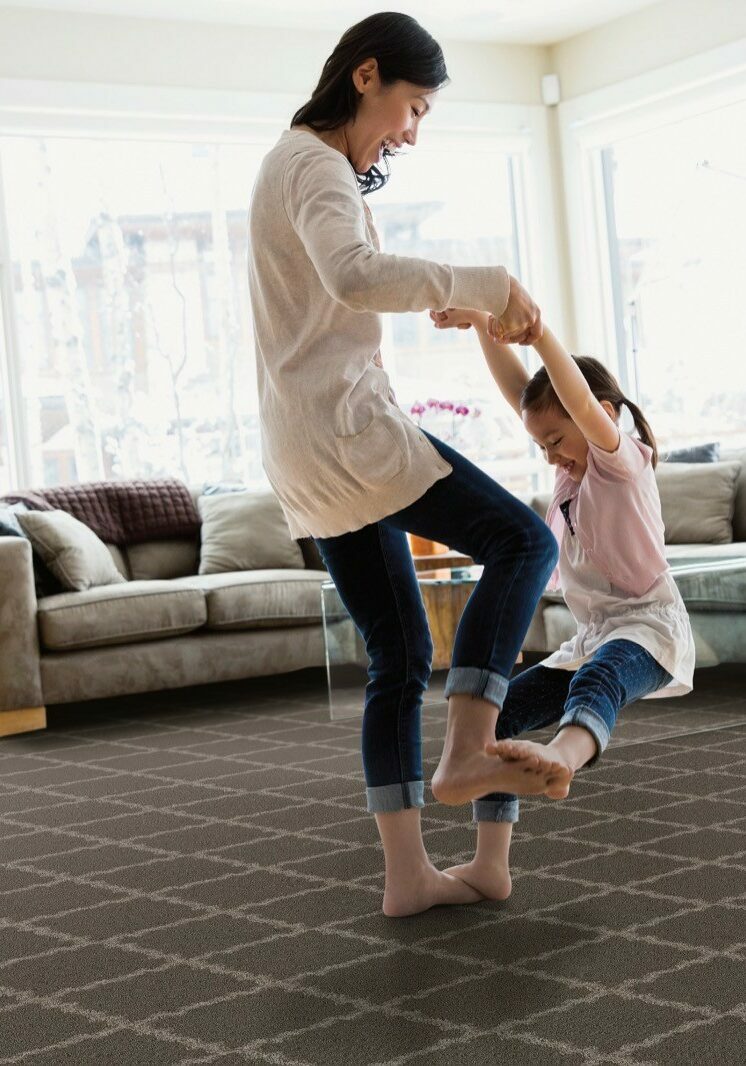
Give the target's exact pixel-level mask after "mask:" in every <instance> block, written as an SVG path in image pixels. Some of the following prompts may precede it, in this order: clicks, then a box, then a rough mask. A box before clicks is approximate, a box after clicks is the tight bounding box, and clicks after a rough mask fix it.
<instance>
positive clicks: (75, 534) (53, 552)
mask: <svg viewBox="0 0 746 1066" xmlns="http://www.w3.org/2000/svg"><path fill="white" fill-rule="evenodd" d="M16 517H17V518H18V523H19V525H20V526H21V528H22V529H23V532H24V533H25V534H26V536H27V537H28V538H29V540H30V541H31V543H32V545H33V546H34V549H35V551H36V552H38V554H39V555H40V556H41V558H42V559H43V561H44V563H45V564H46V565H47V566H48V567H49V569H50V570H51V571H52V573H53V574H54V575H55V577H56V578H58V579H59V581H60V582H61V584H62V585H63V586H64V588H66V589H69V590H70V591H72V592H82V591H83V590H84V589H89V588H94V587H96V586H98V585H119V584H121V583H122V582H123V581H126V580H127V578H126V577H123V576H122V574H120V573H119V571H118V570H117V567H116V564H115V562H114V560H113V558H112V556H111V552H110V551H109V549H108V548H107V547H106V545H105V544H104V542H103V541H102V540H101V538H100V537H97V536H96V534H95V533H94V532H93V530H92V529H89V528H88V526H86V525H85V524H84V523H83V522H80V521H78V519H77V518H73V516H72V515H71V514H68V513H67V511H23V512H19V513H18V515H17V516H16Z"/></svg>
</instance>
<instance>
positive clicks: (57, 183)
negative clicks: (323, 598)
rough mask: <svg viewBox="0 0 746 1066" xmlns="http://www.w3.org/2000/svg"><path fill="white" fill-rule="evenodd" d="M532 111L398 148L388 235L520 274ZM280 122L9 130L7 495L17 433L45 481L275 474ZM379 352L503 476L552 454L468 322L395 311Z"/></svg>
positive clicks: (409, 246)
mask: <svg viewBox="0 0 746 1066" xmlns="http://www.w3.org/2000/svg"><path fill="white" fill-rule="evenodd" d="M521 122H523V119H522V118H520V117H519V118H518V119H516V120H515V121H514V125H515V128H516V129H517V130H518V133H516V132H515V130H514V131H513V133H511V134H509V135H505V136H504V137H502V139H500V138H498V137H497V136H496V135H495V134H487V133H485V132H484V129H481V130H478V129H475V130H474V131H472V132H468V131H461V132H460V133H458V132H450V133H446V132H444V131H442V130H441V131H436V130H435V129H433V131H432V134H431V133H430V131H428V132H427V135H426V136H424V138H423V140H422V141H421V143H420V144H419V145H418V146H417V148H416V149H414V150H410V151H409V152H408V154H407V155H406V156H404V157H402V158H397V159H394V160H393V161H392V164H391V168H392V178H391V181H390V183H389V184H388V185H387V186H386V188H385V189H383V190H381V191H379V192H378V193H376V194H373V195H372V196H371V197H370V200H369V204H370V207H371V209H372V211H373V214H374V217H375V221H376V225H377V228H378V231H379V233H380V236H381V243H382V247H383V249H384V250H385V251H389V252H395V253H398V254H403V255H415V256H423V257H425V258H430V259H434V260H437V261H440V262H451V263H455V264H485V263H492V264H497V263H504V264H505V265H506V266H508V268H509V269H510V270H511V271H512V272H513V273H516V274H518V275H523V276H525V271H526V266H527V260H528V252H527V248H528V247H529V241H528V240H527V237H526V232H525V229H526V224H525V218H524V205H525V198H526V189H525V182H524V175H525V173H526V170H527V164H526V159H525V151H526V150H528V148H529V147H530V136H529V135H528V134H527V132H526V129H525V128H522V127H521V125H520V124H521ZM285 125H286V123H285V122H284V121H282V120H278V121H275V119H274V118H273V119H272V120H271V121H267V120H266V118H265V120H264V121H263V122H262V123H260V124H258V126H257V129H258V130H259V132H258V133H257V135H256V137H255V138H253V139H251V138H247V137H246V136H244V137H242V139H241V140H240V142H238V143H236V141H235V140H234V141H233V142H232V141H231V139H230V137H226V138H225V140H220V139H219V138H216V137H215V136H210V137H204V138H200V137H199V136H197V137H195V138H194V139H191V138H189V139H188V138H185V136H184V135H183V130H182V131H181V133H179V132H178V131H176V130H175V131H172V132H168V133H164V136H163V137H158V136H154V135H153V134H152V131H151V132H150V133H149V134H148V135H147V136H143V137H137V136H136V135H134V134H132V133H131V132H127V133H126V134H123V133H121V132H120V133H118V134H117V135H116V136H111V135H110V134H107V131H106V128H105V127H104V128H103V129H102V130H100V131H93V132H92V131H91V130H89V129H84V127H82V126H81V127H80V128H79V129H76V127H75V119H74V118H72V117H71V118H70V119H69V120H66V125H65V128H64V130H63V131H62V132H56V131H49V130H44V131H40V132H39V133H38V134H37V133H34V132H33V131H32V130H23V131H18V132H14V131H6V133H5V135H2V136H0V167H1V172H2V183H1V184H0V189H1V190H2V192H3V202H4V208H5V219H6V224H7V226H6V228H7V234H6V235H4V239H3V241H2V242H0V269H4V270H5V278H6V281H5V284H4V285H3V296H4V303H5V308H4V310H5V317H6V320H7V321H6V329H5V337H6V340H7V339H9V340H10V344H6V349H7V350H6V351H5V353H4V359H5V364H4V370H5V373H4V374H3V375H2V376H0V490H3V489H5V490H7V488H8V487H9V486H10V485H12V484H15V479H14V473H13V469H12V464H11V462H10V452H11V449H10V445H11V443H12V442H15V444H16V452H17V454H16V463H15V469H17V470H23V471H25V475H26V478H27V480H28V483H30V484H33V485H54V484H59V483H64V482H74V481H82V480H90V479H99V478H114V479H118V478H130V477H157V476H165V475H175V476H178V477H181V478H183V479H184V480H186V481H187V482H190V483H195V482H199V481H202V480H241V481H244V482H246V483H247V484H249V485H262V484H265V479H264V474H263V470H262V467H261V459H260V442H259V429H258V412H257V394H256V378H255V364H254V350H253V329H252V322H251V311H250V303H249V297H248V285H247V272H246V261H247V209H248V205H249V200H250V194H251V189H252V186H253V182H254V179H255V176H256V173H257V169H258V166H259V164H260V161H261V158H262V156H263V155H264V154H265V152H266V151H267V150H268V149H269V147H270V146H271V145H272V144H273V143H274V142H275V141H276V139H277V137H278V136H279V133H280V131H281V130H282V129H283V128H284V126H285ZM128 129H129V127H128ZM9 305H12V306H9ZM0 354H2V353H0ZM382 355H383V360H384V364H385V366H386V369H387V370H388V371H389V372H390V374H391V378H392V384H393V386H394V389H395V392H396V394H397V399H398V401H399V404H400V406H401V407H402V408H403V409H404V410H405V411H406V412H407V413H410V414H411V415H412V417H413V418H414V419H415V420H416V421H420V422H421V424H422V425H423V427H425V428H429V429H431V431H433V432H434V433H436V434H439V435H441V436H443V437H444V438H445V439H446V440H449V441H451V442H453V444H454V445H455V446H456V447H458V448H459V449H461V450H462V451H463V452H464V453H465V454H467V455H468V456H469V457H470V458H472V459H473V460H474V461H476V462H478V463H479V464H480V465H482V466H483V467H484V468H485V469H487V470H489V471H490V472H491V473H493V474H494V475H495V476H497V477H499V478H500V480H501V481H503V482H504V483H505V484H506V486H507V487H508V488H511V489H513V490H514V491H524V492H528V491H530V490H531V488H533V487H534V486H535V485H536V472H537V470H538V469H539V468H540V466H541V464H540V460H539V459H538V458H537V457H536V456H535V455H534V456H532V455H531V454H530V451H529V446H528V439H527V437H526V435H525V433H524V431H523V430H522V427H521V426H520V424H519V423H518V422H517V420H516V419H515V417H514V415H513V414H512V412H511V411H510V410H509V409H508V407H507V405H506V404H505V403H504V401H503V400H502V398H501V397H500V396H499V394H498V392H497V389H496V387H495V385H494V383H493V381H492V379H491V377H490V376H489V373H488V372H487V370H486V367H485V365H484V361H483V358H482V355H481V351H480V349H479V346H478V343H477V341H476V337H474V335H473V334H472V333H471V332H460V331H448V332H437V331H436V330H435V329H434V328H433V326H432V323H431V322H430V320H429V318H428V316H427V313H426V312H423V313H422V314H418V315H386V316H384V343H383V348H382ZM11 393H12V395H10V394H11ZM11 400H12V402H11ZM419 408H423V409H424V410H423V411H420V410H419ZM19 455H20V456H21V459H22V460H23V461H19V459H18V456H19Z"/></svg>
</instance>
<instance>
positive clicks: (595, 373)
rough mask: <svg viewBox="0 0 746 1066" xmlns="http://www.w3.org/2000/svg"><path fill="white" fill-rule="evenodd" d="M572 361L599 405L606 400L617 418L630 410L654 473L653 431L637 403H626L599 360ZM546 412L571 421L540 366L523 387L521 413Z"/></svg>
mask: <svg viewBox="0 0 746 1066" xmlns="http://www.w3.org/2000/svg"><path fill="white" fill-rule="evenodd" d="M573 359H574V360H575V362H576V363H577V365H578V367H579V368H580V373H581V374H582V375H583V377H584V378H585V380H586V381H587V382H588V385H589V386H590V390H591V392H592V393H593V395H594V396H595V397H596V399H597V400H598V401H599V402H600V401H601V400H608V401H609V403H610V404H611V405H612V406H613V408H614V410H615V412H616V414H617V416H618V415H620V414H621V411H622V406H623V405H624V406H626V407H627V408H629V411H630V414H631V415H632V418H633V420H634V423H635V429H636V430H637V434H638V436H639V438H640V440H641V441H642V442H643V444H647V445H649V447H651V448H652V449H653V457H652V463H653V469H655V467H656V466H657V465H658V445H657V444H656V443H655V437H654V436H653V431H652V429H651V428H650V426H649V425H648V421H647V419H646V418H645V416H644V414H643V413H642V411H641V410H640V408H639V407H638V406H637V404H636V403H632V401H631V400H628V399H627V397H626V396H625V395H624V393H623V392H622V390H621V388H620V386H619V382H618V381H617V379H616V378H615V377H614V375H613V374H612V373H610V371H609V370H607V368H606V367H605V366H604V365H603V363H599V361H598V359H593V358H592V357H591V356H590V355H580V356H578V355H574V356H573ZM549 408H555V409H556V410H558V411H560V412H561V413H562V414H564V415H565V416H566V417H568V418H569V417H570V416H569V415H568V414H567V411H566V410H565V408H564V407H563V406H562V404H561V403H560V400H559V397H558V396H557V393H556V392H555V391H554V387H553V385H552V382H551V380H550V378H549V374H548V373H547V368H546V367H545V366H543V367H542V368H541V369H540V370H537V372H536V373H535V374H534V376H533V377H532V378H531V380H530V381H529V382H528V383H527V384H526V385H525V386H524V389H523V392H522V393H521V410H522V411H547V410H548V409H549Z"/></svg>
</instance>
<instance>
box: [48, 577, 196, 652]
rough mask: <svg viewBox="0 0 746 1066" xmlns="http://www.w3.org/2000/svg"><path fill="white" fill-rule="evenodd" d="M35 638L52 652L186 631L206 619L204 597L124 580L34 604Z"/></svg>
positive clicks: (154, 583)
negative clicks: (36, 634) (35, 608)
mask: <svg viewBox="0 0 746 1066" xmlns="http://www.w3.org/2000/svg"><path fill="white" fill-rule="evenodd" d="M37 618H38V622H39V638H40V640H41V643H42V645H43V646H44V647H45V648H47V649H49V650H51V651H70V650H71V649H73V648H95V647H98V646H99V645H104V644H129V643H131V642H133V641H141V640H158V639H159V638H161V637H173V636H177V635H178V634H179V633H188V632H189V631H190V630H192V629H198V628H199V627H200V626H203V625H204V624H205V622H206V621H207V605H206V603H205V596H204V593H203V592H201V591H200V590H199V589H196V588H188V587H176V585H175V583H174V582H172V581H128V582H126V583H124V584H121V585H108V586H104V587H99V588H90V589H86V590H85V591H83V592H62V593H60V594H59V595H57V596H46V597H45V598H44V599H43V600H39V603H38V611H37Z"/></svg>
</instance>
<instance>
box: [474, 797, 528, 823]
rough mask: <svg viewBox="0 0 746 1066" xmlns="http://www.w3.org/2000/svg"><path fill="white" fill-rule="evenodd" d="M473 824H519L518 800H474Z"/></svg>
mask: <svg viewBox="0 0 746 1066" xmlns="http://www.w3.org/2000/svg"><path fill="white" fill-rule="evenodd" d="M471 812H472V818H471V820H472V822H517V821H518V800H517V799H511V800H486V799H484V800H482V799H479V800H472V804H471Z"/></svg>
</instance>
